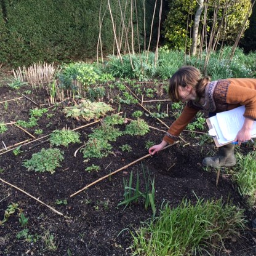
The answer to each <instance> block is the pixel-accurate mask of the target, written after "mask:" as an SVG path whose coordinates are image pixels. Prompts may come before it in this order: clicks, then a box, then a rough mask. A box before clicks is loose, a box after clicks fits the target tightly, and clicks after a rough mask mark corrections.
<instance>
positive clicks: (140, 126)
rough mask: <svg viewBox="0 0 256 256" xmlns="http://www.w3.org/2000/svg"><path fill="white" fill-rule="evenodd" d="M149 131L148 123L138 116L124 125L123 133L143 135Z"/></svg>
mask: <svg viewBox="0 0 256 256" xmlns="http://www.w3.org/2000/svg"><path fill="white" fill-rule="evenodd" d="M148 132H149V126H148V124H147V123H146V122H145V121H144V120H143V119H140V118H138V119H137V120H133V121H131V122H130V124H128V125H126V127H125V133H126V134H129V135H140V136H143V135H145V134H147V133H148Z"/></svg>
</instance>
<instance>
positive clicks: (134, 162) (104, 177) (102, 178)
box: [70, 141, 178, 197]
mask: <svg viewBox="0 0 256 256" xmlns="http://www.w3.org/2000/svg"><path fill="white" fill-rule="evenodd" d="M177 143H178V141H177V142H175V143H173V144H171V145H168V146H167V147H165V148H163V149H162V150H165V149H167V148H169V147H171V146H173V145H175V144H177ZM149 156H152V155H151V154H147V155H145V156H143V157H141V158H139V159H137V160H135V161H133V162H131V163H129V164H127V165H125V166H123V167H121V168H120V169H118V170H116V171H114V172H111V173H110V174H107V175H105V176H103V177H101V178H99V179H98V180H96V181H94V182H92V183H90V184H89V185H87V186H85V187H83V188H82V189H80V190H78V191H77V192H75V193H74V194H72V195H71V196H70V197H73V196H75V195H77V194H79V193H80V192H82V191H84V190H86V189H87V188H89V187H91V186H92V185H95V184H96V183H98V182H100V181H102V180H104V179H106V178H108V177H110V176H112V175H114V174H116V173H118V172H120V171H122V170H124V169H126V168H128V167H129V166H131V165H134V164H136V163H137V162H139V161H141V160H143V159H145V158H147V157H149Z"/></svg>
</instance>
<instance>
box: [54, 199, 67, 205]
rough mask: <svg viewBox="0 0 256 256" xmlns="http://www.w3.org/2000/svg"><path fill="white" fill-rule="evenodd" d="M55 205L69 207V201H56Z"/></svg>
mask: <svg viewBox="0 0 256 256" xmlns="http://www.w3.org/2000/svg"><path fill="white" fill-rule="evenodd" d="M55 204H57V205H67V204H68V201H67V199H63V200H61V199H56V201H55Z"/></svg>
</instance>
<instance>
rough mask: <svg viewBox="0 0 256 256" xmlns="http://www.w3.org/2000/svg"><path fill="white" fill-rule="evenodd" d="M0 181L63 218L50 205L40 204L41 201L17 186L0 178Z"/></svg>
mask: <svg viewBox="0 0 256 256" xmlns="http://www.w3.org/2000/svg"><path fill="white" fill-rule="evenodd" d="M0 181H2V182H3V183H5V184H7V185H9V186H11V187H13V188H15V189H17V190H19V191H20V192H22V193H24V194H25V195H27V196H29V197H31V198H33V199H34V200H36V201H37V202H39V203H40V204H42V205H44V206H46V207H48V208H49V209H51V210H52V211H53V212H55V213H57V214H59V215H61V216H64V215H63V214H62V213H61V212H58V211H57V210H55V209H54V208H53V207H51V206H50V205H48V204H46V203H44V202H42V201H41V200H39V199H37V198H35V197H34V196H32V195H30V194H29V193H28V192H26V191H24V190H22V189H21V188H18V187H17V186H15V185H12V184H11V183H9V182H7V181H5V180H3V179H1V178H0Z"/></svg>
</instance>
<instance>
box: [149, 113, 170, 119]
mask: <svg viewBox="0 0 256 256" xmlns="http://www.w3.org/2000/svg"><path fill="white" fill-rule="evenodd" d="M150 116H151V117H153V118H165V117H168V114H166V113H164V112H162V113H158V112H151V113H150Z"/></svg>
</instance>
